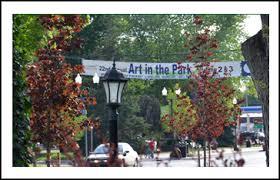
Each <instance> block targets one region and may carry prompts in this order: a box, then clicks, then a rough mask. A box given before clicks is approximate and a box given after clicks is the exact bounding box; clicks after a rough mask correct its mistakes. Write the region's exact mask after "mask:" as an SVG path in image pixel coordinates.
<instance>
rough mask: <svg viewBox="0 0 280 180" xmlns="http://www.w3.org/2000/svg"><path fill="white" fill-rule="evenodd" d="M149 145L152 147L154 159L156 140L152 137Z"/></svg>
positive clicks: (151, 151)
mask: <svg viewBox="0 0 280 180" xmlns="http://www.w3.org/2000/svg"><path fill="white" fill-rule="evenodd" d="M149 147H150V153H151V158H152V159H154V151H155V141H154V140H153V139H151V141H150V142H149Z"/></svg>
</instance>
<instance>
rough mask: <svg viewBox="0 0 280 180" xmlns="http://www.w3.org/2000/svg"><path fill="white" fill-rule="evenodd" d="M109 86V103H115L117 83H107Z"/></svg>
mask: <svg viewBox="0 0 280 180" xmlns="http://www.w3.org/2000/svg"><path fill="white" fill-rule="evenodd" d="M109 86H110V103H117V100H118V86H119V82H109Z"/></svg>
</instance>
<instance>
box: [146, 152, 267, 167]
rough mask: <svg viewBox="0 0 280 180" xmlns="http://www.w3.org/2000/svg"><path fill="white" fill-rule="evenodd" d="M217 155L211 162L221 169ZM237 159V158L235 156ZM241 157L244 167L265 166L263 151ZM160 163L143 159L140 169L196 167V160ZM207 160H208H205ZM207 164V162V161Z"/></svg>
mask: <svg viewBox="0 0 280 180" xmlns="http://www.w3.org/2000/svg"><path fill="white" fill-rule="evenodd" d="M217 156H218V154H215V155H213V156H212V158H211V159H212V160H215V162H216V163H217V165H218V167H223V162H222V161H221V160H216V157H217ZM237 157H238V156H237ZM242 157H243V158H244V160H245V164H244V167H266V164H265V152H264V151H260V150H257V151H248V152H243V153H242ZM160 159H161V160H162V161H156V160H152V159H143V160H142V161H141V165H142V167H166V166H168V167H197V164H198V162H197V158H190V157H188V158H182V159H180V160H171V161H169V160H168V158H160ZM224 159H229V161H228V164H229V163H230V160H233V154H232V153H226V154H224ZM207 160H208V158H207ZM207 162H208V161H207ZM200 163H201V166H203V158H201V160H200Z"/></svg>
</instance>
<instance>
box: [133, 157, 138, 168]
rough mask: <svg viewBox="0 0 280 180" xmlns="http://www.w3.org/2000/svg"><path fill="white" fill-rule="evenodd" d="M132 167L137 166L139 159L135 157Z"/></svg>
mask: <svg viewBox="0 0 280 180" xmlns="http://www.w3.org/2000/svg"><path fill="white" fill-rule="evenodd" d="M133 167H139V160H138V159H137V158H136V159H135V161H134V164H133Z"/></svg>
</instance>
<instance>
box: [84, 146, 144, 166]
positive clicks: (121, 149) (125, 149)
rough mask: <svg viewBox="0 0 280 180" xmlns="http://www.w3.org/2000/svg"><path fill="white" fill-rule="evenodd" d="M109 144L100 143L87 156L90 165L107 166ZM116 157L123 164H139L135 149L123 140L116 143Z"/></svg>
mask: <svg viewBox="0 0 280 180" xmlns="http://www.w3.org/2000/svg"><path fill="white" fill-rule="evenodd" d="M109 147H110V146H109V144H100V145H99V146H97V147H96V149H95V150H94V151H93V152H90V155H89V156H88V157H87V162H88V164H89V165H90V166H108V164H107V163H108V158H109ZM118 159H121V160H122V165H123V166H134V167H136V166H139V156H138V153H137V152H136V151H134V150H133V148H132V147H131V146H130V145H129V144H128V143H124V142H119V143H118Z"/></svg>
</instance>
